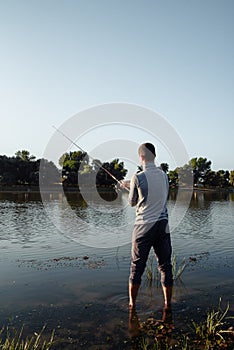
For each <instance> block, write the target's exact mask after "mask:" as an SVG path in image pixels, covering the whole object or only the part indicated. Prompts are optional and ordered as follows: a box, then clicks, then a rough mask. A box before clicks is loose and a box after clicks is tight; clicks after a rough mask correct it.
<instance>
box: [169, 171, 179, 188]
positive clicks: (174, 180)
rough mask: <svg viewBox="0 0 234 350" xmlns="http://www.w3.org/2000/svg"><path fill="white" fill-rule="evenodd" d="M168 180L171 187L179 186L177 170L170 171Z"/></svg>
mask: <svg viewBox="0 0 234 350" xmlns="http://www.w3.org/2000/svg"><path fill="white" fill-rule="evenodd" d="M168 180H169V185H170V187H176V186H177V185H178V181H179V180H178V172H177V171H176V170H170V171H169V173H168Z"/></svg>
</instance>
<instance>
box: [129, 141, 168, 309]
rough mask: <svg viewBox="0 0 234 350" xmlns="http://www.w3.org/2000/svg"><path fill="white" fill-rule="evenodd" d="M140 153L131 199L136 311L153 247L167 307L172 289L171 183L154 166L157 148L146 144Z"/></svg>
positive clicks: (131, 283) (131, 291) (132, 284)
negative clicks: (133, 217)
mask: <svg viewBox="0 0 234 350" xmlns="http://www.w3.org/2000/svg"><path fill="white" fill-rule="evenodd" d="M138 153H139V157H140V162H141V165H142V169H143V170H142V171H140V172H138V173H137V174H135V175H133V177H132V179H131V183H130V191H129V197H128V200H129V204H130V206H136V219H135V224H134V229H133V235H132V257H131V268H130V276H129V307H130V308H131V309H134V308H135V306H136V298H137V294H138V290H139V287H140V284H141V277H142V274H143V272H144V270H145V267H146V262H147V259H148V255H149V252H150V249H151V247H153V249H154V252H155V255H156V258H157V262H158V269H159V271H160V273H161V284H162V289H163V295H164V303H165V308H169V307H170V306H171V297H172V286H173V277H172V266H171V253H172V248H171V238H170V231H169V225H168V212H167V198H168V191H169V184H168V179H167V175H166V174H165V173H164V172H163V171H162V170H161V169H160V168H158V167H156V165H155V163H154V160H155V157H156V152H155V147H154V145H153V144H151V143H143V144H141V145H140V147H139V149H138Z"/></svg>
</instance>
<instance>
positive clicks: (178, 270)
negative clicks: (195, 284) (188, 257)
mask: <svg viewBox="0 0 234 350" xmlns="http://www.w3.org/2000/svg"><path fill="white" fill-rule="evenodd" d="M171 265H172V275H173V279H174V281H175V280H177V279H179V278H180V277H181V275H182V273H183V272H184V269H185V268H186V266H187V265H188V263H186V261H185V259H183V260H182V262H181V263H180V264H179V265H178V264H177V257H176V255H173V256H172V261H171Z"/></svg>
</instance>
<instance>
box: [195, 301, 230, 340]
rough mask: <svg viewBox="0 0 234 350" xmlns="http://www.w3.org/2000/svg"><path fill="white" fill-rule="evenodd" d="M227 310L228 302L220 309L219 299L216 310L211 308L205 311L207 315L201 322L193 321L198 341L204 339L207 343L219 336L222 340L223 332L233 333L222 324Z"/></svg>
mask: <svg viewBox="0 0 234 350" xmlns="http://www.w3.org/2000/svg"><path fill="white" fill-rule="evenodd" d="M228 310H229V304H228V305H227V307H226V309H225V310H224V311H222V309H221V299H220V301H219V307H218V310H217V311H215V310H212V311H210V312H208V313H207V317H206V319H205V320H204V321H203V322H200V323H196V322H193V326H194V329H195V333H196V337H197V339H198V340H200V341H203V342H204V341H205V342H206V343H208V342H209V341H210V342H212V341H213V340H215V339H217V338H219V339H221V340H222V341H224V337H223V335H224V334H228V333H230V334H233V330H224V329H223V326H224V324H225V318H226V315H227V312H228Z"/></svg>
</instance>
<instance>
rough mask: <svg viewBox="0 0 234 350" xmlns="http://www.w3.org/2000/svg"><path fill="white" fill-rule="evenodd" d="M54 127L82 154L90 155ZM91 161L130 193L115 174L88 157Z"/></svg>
mask: <svg viewBox="0 0 234 350" xmlns="http://www.w3.org/2000/svg"><path fill="white" fill-rule="evenodd" d="M52 127H53V128H54V129H55V130H56V131H57V132H58V133H59V134H61V135H62V136H63V137H65V138H66V139H67V140H68V141H70V142H71V143H72V144H73V145H74V146H76V147H77V148H78V149H79V150H80V151H81V152H83V153H86V154H88V153H87V152H86V151H85V150H84V149H83V148H81V147H80V146H79V145H77V143H75V142H74V141H73V140H72V139H70V137H68V136H67V135H66V134H64V133H63V132H62V131H60V130H59V129H58V128H56V127H55V126H54V125H52ZM88 156H89V158H90V159H92V161H93V163H94V164H96V165H97V166H98V167H99V168H101V169H102V170H104V171H105V172H106V173H107V174H108V175H109V176H110V177H112V179H114V180H115V181H116V182H117V183H118V184H119V185H120V186H121V187H123V188H125V190H127V191H128V192H129V188H128V187H127V186H125V185H124V183H122V182H121V181H120V180H118V179H117V178H116V177H115V176H114V175H113V174H111V173H110V172H109V170H107V169H106V168H105V167H103V166H102V165H101V164H100V163H98V162H97V161H96V160H95V159H94V158H93V157H92V156H90V155H88Z"/></svg>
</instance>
